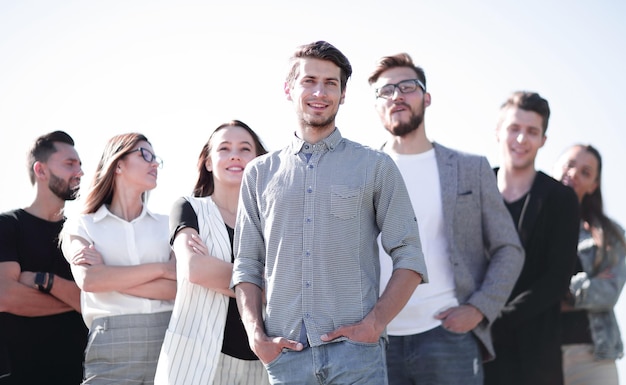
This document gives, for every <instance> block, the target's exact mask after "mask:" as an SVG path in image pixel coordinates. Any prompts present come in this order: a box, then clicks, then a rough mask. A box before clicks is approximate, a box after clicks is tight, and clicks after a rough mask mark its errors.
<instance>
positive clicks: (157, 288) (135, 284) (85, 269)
mask: <svg viewBox="0 0 626 385" xmlns="http://www.w3.org/2000/svg"><path fill="white" fill-rule="evenodd" d="M62 248H63V253H64V254H65V255H66V258H68V260H69V262H70V265H71V269H72V274H73V275H74V279H75V280H76V284H77V285H78V287H80V288H81V289H82V290H84V291H86V292H94V293H97V292H108V291H117V292H120V293H124V294H129V295H134V296H136V297H142V298H148V299H161V300H171V299H174V297H175V296H176V258H175V257H174V255H173V253H172V255H171V258H170V260H169V261H167V262H155V263H144V264H141V265H132V266H109V265H105V264H104V261H103V259H102V255H101V254H100V253H99V252H98V250H97V249H96V248H95V247H94V246H93V245H91V244H89V242H87V241H86V240H85V239H84V238H82V237H79V236H74V235H71V236H67V237H66V239H64V241H63V243H62Z"/></svg>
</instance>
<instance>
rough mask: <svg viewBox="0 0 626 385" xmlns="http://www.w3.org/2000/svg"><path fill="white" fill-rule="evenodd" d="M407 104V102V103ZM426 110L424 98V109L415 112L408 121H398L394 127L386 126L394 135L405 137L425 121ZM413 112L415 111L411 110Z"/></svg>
mask: <svg viewBox="0 0 626 385" xmlns="http://www.w3.org/2000/svg"><path fill="white" fill-rule="evenodd" d="M405 105H406V104H405ZM425 111H426V108H425V104H424V101H423V100H422V111H421V114H420V113H417V114H416V113H413V114H412V115H411V119H409V121H408V123H398V125H396V126H394V127H385V128H386V129H387V131H389V132H390V133H391V134H392V135H394V136H399V137H404V136H406V135H408V134H410V133H411V132H413V131H416V130H417V129H418V128H419V126H421V125H422V122H424V112H425ZM411 112H413V111H412V110H411Z"/></svg>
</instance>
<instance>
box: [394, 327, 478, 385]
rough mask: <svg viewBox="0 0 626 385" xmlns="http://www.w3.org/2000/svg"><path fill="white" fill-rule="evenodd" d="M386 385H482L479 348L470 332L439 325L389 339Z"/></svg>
mask: <svg viewBox="0 0 626 385" xmlns="http://www.w3.org/2000/svg"><path fill="white" fill-rule="evenodd" d="M387 370H388V372H389V385H482V384H483V367H482V358H481V355H480V349H479V348H478V343H477V341H476V338H475V337H474V335H473V334H472V333H463V334H458V333H453V332H451V331H448V330H446V329H445V328H443V327H442V326H438V327H436V328H434V329H431V330H428V331H426V332H424V333H419V334H414V335H409V336H389V348H388V350H387Z"/></svg>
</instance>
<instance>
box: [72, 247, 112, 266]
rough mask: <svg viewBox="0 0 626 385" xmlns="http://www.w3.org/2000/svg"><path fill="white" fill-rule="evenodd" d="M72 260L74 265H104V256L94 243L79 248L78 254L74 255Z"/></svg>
mask: <svg viewBox="0 0 626 385" xmlns="http://www.w3.org/2000/svg"><path fill="white" fill-rule="evenodd" d="M70 262H71V263H72V264H73V265H85V266H94V265H104V259H103V258H102V254H100V252H99V251H98V250H96V247H95V246H94V245H93V244H91V245H89V246H85V247H83V248H82V249H79V250H78V251H77V252H76V254H74V255H73V256H72V258H71V260H70Z"/></svg>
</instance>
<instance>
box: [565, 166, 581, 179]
mask: <svg viewBox="0 0 626 385" xmlns="http://www.w3.org/2000/svg"><path fill="white" fill-rule="evenodd" d="M566 174H567V176H569V177H570V178H572V179H573V178H575V177H576V176H577V175H578V170H577V169H576V167H569V168H568V169H567V171H566Z"/></svg>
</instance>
